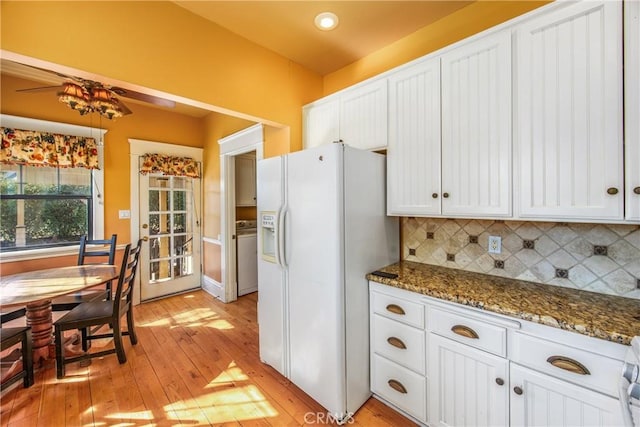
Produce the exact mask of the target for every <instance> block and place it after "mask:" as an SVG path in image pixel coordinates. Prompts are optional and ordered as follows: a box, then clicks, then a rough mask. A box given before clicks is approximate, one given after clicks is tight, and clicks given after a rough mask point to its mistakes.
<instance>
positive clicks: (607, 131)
mask: <svg viewBox="0 0 640 427" xmlns="http://www.w3.org/2000/svg"><path fill="white" fill-rule="evenodd" d="M515 51H516V55H517V61H516V81H517V83H516V99H517V108H516V115H515V117H516V124H515V125H516V129H517V131H516V134H517V139H516V143H517V145H516V147H517V151H518V155H517V158H518V159H519V173H518V174H517V175H516V177H517V178H518V177H519V190H520V196H519V215H520V217H524V218H553V219H562V218H566V219H585V220H587V219H595V220H605V219H611V220H621V219H623V199H624V186H623V142H622V111H623V110H622V4H621V2H617V1H598V2H597V1H586V2H579V3H575V4H573V5H569V6H566V7H563V8H561V9H558V10H554V11H550V12H549V13H544V14H541V15H540V16H538V17H537V18H535V19H532V20H530V21H527V22H525V23H523V24H522V25H520V26H519V27H518V30H517V33H516V49H515ZM636 78H637V76H636ZM635 121H637V118H636V119H635Z"/></svg>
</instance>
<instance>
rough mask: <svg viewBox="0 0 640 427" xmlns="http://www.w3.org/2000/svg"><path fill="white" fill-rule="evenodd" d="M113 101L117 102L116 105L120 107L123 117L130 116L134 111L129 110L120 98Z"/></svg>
mask: <svg viewBox="0 0 640 427" xmlns="http://www.w3.org/2000/svg"><path fill="white" fill-rule="evenodd" d="M113 100H114V101H115V102H116V104H117V105H118V108H120V111H122V115H123V116H126V115H128V114H131V113H132V112H133V111H131V110H130V109H129V107H127V106H126V105H124V102H122V101H120V100H119V99H118V98H115V97H114V98H113Z"/></svg>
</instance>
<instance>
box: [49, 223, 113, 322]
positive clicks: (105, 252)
mask: <svg viewBox="0 0 640 427" xmlns="http://www.w3.org/2000/svg"><path fill="white" fill-rule="evenodd" d="M117 239H118V236H117V235H116V234H113V235H112V236H111V238H110V239H106V240H89V239H88V238H87V236H82V237H81V238H80V251H79V253H78V265H88V264H114V263H115V262H116V240H117ZM111 296H112V289H111V282H108V283H106V285H105V288H104V289H89V290H86V291H82V292H77V293H75V294H73V295H65V296H63V297H59V298H56V299H54V300H53V301H52V303H51V309H52V310H53V311H69V310H72V309H73V308H75V307H76V306H78V305H79V304H81V303H83V302H88V301H93V300H101V299H111Z"/></svg>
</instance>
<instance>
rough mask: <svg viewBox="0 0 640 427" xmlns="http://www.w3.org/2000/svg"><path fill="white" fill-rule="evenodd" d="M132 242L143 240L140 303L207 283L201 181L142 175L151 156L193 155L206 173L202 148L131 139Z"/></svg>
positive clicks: (137, 288) (135, 298) (184, 177)
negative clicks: (144, 162) (142, 167)
mask: <svg viewBox="0 0 640 427" xmlns="http://www.w3.org/2000/svg"><path fill="white" fill-rule="evenodd" d="M129 144H130V162H131V241H132V242H135V241H137V240H138V239H142V240H143V244H142V251H141V254H140V257H141V262H140V272H139V274H138V278H137V280H138V282H139V286H136V288H135V289H136V291H137V292H136V295H134V302H135V303H138V302H140V301H148V300H152V299H156V298H160V297H164V296H168V295H172V294H176V293H180V292H184V291H187V290H190V289H196V288H199V287H200V286H201V282H202V237H201V235H202V217H201V215H202V202H201V199H202V194H201V183H200V181H201V180H200V178H191V177H186V176H171V175H163V174H157V173H150V174H145V175H142V174H140V173H139V170H140V164H141V159H142V158H143V156H144V155H145V154H148V153H154V154H161V155H163V156H175V157H190V158H191V159H193V160H194V161H195V162H196V163H197V164H198V166H199V169H200V170H201V169H202V166H201V165H202V153H203V150H202V149H201V148H192V147H184V146H179V145H173V144H164V143H160V142H151V141H141V140H134V139H130V140H129Z"/></svg>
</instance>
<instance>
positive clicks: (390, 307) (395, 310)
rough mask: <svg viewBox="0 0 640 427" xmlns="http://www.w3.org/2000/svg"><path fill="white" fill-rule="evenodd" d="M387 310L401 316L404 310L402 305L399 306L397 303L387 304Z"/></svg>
mask: <svg viewBox="0 0 640 427" xmlns="http://www.w3.org/2000/svg"><path fill="white" fill-rule="evenodd" d="M387 311H390V312H392V313H394V314H399V315H401V316H403V315H404V314H405V312H404V310H403V309H402V307H400V306H399V305H395V304H389V305H388V306H387Z"/></svg>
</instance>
